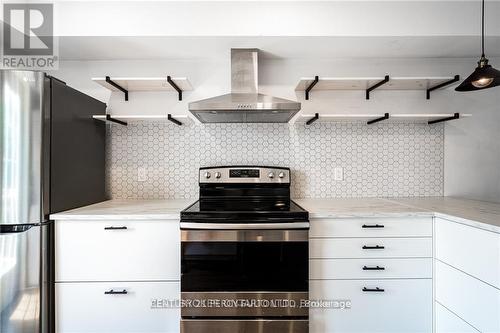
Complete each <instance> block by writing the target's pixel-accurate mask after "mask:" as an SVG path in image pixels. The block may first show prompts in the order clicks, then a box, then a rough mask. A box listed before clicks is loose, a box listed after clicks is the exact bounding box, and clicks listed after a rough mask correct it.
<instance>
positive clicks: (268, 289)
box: [181, 230, 309, 318]
mask: <svg viewBox="0 0 500 333" xmlns="http://www.w3.org/2000/svg"><path fill="white" fill-rule="evenodd" d="M181 240H182V242H181V272H182V273H181V291H182V295H181V296H182V300H183V302H184V303H185V304H184V305H183V307H182V310H181V314H182V316H183V318H207V317H226V318H235V317H237V318H242V317H259V318H261V317H282V316H287V317H297V318H299V317H305V318H307V315H308V309H307V307H302V306H301V303H303V301H304V300H307V299H308V275H309V269H308V266H309V264H308V260H309V259H308V258H309V249H308V230H181ZM210 304H211V305H213V306H207V305H210Z"/></svg>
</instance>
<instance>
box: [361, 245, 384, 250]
mask: <svg viewBox="0 0 500 333" xmlns="http://www.w3.org/2000/svg"><path fill="white" fill-rule="evenodd" d="M381 249H385V246H380V245H375V246H368V245H363V250H381Z"/></svg>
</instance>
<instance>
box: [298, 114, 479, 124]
mask: <svg viewBox="0 0 500 333" xmlns="http://www.w3.org/2000/svg"><path fill="white" fill-rule="evenodd" d="M454 116H455V114H453V113H434V114H424V113H418V114H416V113H413V114H390V115H389V118H388V119H384V120H383V121H390V122H409V123H428V122H429V121H435V120H441V119H446V118H453V117H454ZM471 116H472V115H471V114H462V113H461V114H460V115H459V117H460V118H467V117H471ZM314 117H315V115H314V114H301V115H300V116H299V117H298V118H297V120H296V121H295V123H296V124H300V123H306V122H307V121H309V120H311V119H313V118H314ZM383 117H384V114H381V113H377V114H325V115H322V114H319V118H318V119H317V120H314V122H330V123H331V122H363V123H367V122H369V121H373V120H375V119H380V118H383ZM460 118H459V119H460ZM449 120H451V119H449Z"/></svg>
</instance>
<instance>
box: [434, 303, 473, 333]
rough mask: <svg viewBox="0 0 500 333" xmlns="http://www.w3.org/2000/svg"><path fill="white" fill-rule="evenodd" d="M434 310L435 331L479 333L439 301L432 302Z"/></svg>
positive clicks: (439, 332)
mask: <svg viewBox="0 0 500 333" xmlns="http://www.w3.org/2000/svg"><path fill="white" fill-rule="evenodd" d="M434 309H435V312H436V331H435V332H436V333H479V331H477V330H476V329H474V328H473V327H472V326H470V325H469V324H467V323H466V322H465V321H463V320H462V319H461V318H459V317H457V316H456V315H455V314H454V313H452V312H451V311H449V310H448V309H447V308H445V307H443V306H442V305H441V304H439V303H437V302H436V303H434Z"/></svg>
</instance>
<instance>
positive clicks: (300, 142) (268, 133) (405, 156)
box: [107, 122, 444, 199]
mask: <svg viewBox="0 0 500 333" xmlns="http://www.w3.org/2000/svg"><path fill="white" fill-rule="evenodd" d="M443 142H444V127H443V125H442V124H437V125H432V126H429V125H425V124H416V123H389V122H385V123H379V124H375V125H365V124H360V123H315V124H313V125H311V126H306V125H303V124H297V125H289V124H210V125H190V126H176V125H173V124H170V123H142V124H129V126H126V127H125V126H118V125H112V126H110V127H109V128H108V154H107V174H108V177H107V178H108V179H107V183H108V184H107V185H108V191H109V194H110V196H111V197H112V198H114V199H117V198H141V199H159V198H195V197H197V195H198V179H197V175H198V168H199V167H200V166H213V165H244V164H249V165H277V166H286V167H290V168H291V169H292V194H293V196H294V197H300V198H310V197H315V198H328V197H374V196H391V197H394V196H437V195H442V194H443V160H444V144H443ZM336 167H339V168H343V170H344V175H343V180H341V181H339V180H334V169H335V168H336ZM139 168H144V170H145V178H144V179H145V180H143V181H139V180H138V176H139V170H138V169H139ZM144 170H141V172H144ZM142 176H144V174H143V175H142Z"/></svg>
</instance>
